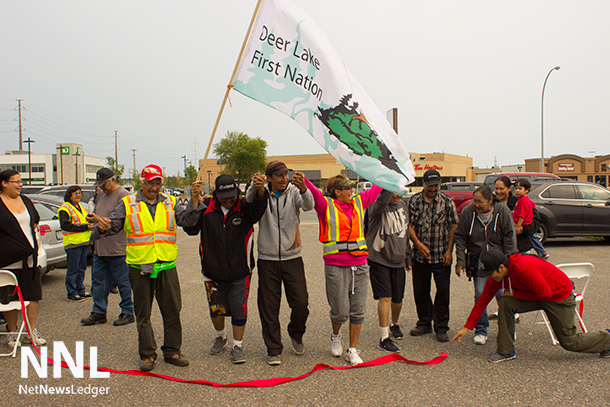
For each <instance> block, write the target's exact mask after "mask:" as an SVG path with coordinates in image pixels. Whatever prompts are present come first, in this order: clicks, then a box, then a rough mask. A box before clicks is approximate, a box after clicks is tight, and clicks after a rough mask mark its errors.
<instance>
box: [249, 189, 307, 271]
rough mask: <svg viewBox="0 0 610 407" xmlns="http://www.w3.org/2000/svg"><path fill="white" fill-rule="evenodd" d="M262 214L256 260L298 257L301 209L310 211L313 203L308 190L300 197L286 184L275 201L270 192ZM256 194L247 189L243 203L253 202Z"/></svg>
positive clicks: (255, 191) (259, 223) (273, 195)
mask: <svg viewBox="0 0 610 407" xmlns="http://www.w3.org/2000/svg"><path fill="white" fill-rule="evenodd" d="M265 188H266V189H267V190H268V191H269V203H268V204H267V209H266V210H265V214H264V215H263V217H262V218H261V220H260V221H259V222H258V227H259V229H258V258H259V259H260V260H273V261H282V260H292V259H296V258H297V257H301V251H302V250H303V242H302V241H301V231H300V229H299V223H300V222H301V219H300V215H301V212H300V210H301V208H302V209H303V210H304V211H310V210H312V209H313V206H314V201H313V195H312V194H311V191H309V190H308V189H307V190H305V192H304V193H301V191H300V190H299V188H297V187H296V186H294V185H293V184H288V186H287V187H286V189H285V190H284V191H282V193H281V194H280V196H279V197H276V196H275V194H274V193H272V192H271V188H270V185H269V184H267V185H266V186H265ZM257 193H258V190H257V189H256V188H255V187H254V186H253V185H250V188H248V191H247V192H246V201H248V203H252V202H254V199H255V198H256V194H257Z"/></svg>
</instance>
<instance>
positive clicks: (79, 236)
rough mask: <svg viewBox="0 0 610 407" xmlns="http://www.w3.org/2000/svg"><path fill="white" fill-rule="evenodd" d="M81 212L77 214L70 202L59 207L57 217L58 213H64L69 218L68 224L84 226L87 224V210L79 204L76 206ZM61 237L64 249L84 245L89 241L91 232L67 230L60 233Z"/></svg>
mask: <svg viewBox="0 0 610 407" xmlns="http://www.w3.org/2000/svg"><path fill="white" fill-rule="evenodd" d="M78 205H79V206H80V209H81V211H82V212H79V211H78V210H77V209H76V208H75V207H74V205H72V204H71V203H70V202H64V204H63V205H62V206H60V207H59V210H58V211H57V214H58V216H59V212H61V211H65V212H67V213H68V216H70V222H71V223H74V224H75V225H86V224H87V210H86V209H85V207H84V206H83V205H81V204H80V203H79V204H78ZM61 236H62V238H63V241H64V247H66V246H70V245H77V244H81V243H86V242H88V241H89V240H91V231H90V230H87V231H84V232H68V231H67V230H62V231H61Z"/></svg>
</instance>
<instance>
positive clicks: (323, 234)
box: [320, 195, 368, 256]
mask: <svg viewBox="0 0 610 407" xmlns="http://www.w3.org/2000/svg"><path fill="white" fill-rule="evenodd" d="M326 201H327V203H328V205H327V207H326V228H327V230H326V231H324V230H320V241H321V242H322V246H323V250H324V255H329V254H335V253H340V252H349V253H352V254H353V255H355V256H366V255H367V254H368V252H367V246H366V240H365V238H364V211H363V209H362V199H361V198H360V195H356V196H355V197H354V198H353V199H352V200H351V203H352V204H353V205H354V209H353V211H352V219H351V222H350V221H349V220H347V219H346V218H347V216H346V215H345V214H344V213H342V212H341V214H340V210H339V208H338V207H337V206H336V205H335V204H334V202H333V201H334V200H333V199H332V198H330V197H326ZM341 215H343V216H341ZM356 217H357V218H358V219H357V221H356V219H355V218H356ZM342 219H343V221H341V220H342ZM354 221H356V225H357V227H358V230H357V231H356V232H357V233H356V235H355V236H351V234H352V232H353V231H354V227H353V224H354ZM342 232H343V233H342ZM342 235H344V236H345V235H347V236H345V237H347V240H342V241H340V240H339V239H341V236H342Z"/></svg>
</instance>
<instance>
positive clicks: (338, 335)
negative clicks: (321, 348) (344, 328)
mask: <svg viewBox="0 0 610 407" xmlns="http://www.w3.org/2000/svg"><path fill="white" fill-rule="evenodd" d="M330 337H331V338H341V332H339V333H338V334H337V335H335V334H334V333H332V332H331V333H330Z"/></svg>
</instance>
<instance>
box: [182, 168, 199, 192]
mask: <svg viewBox="0 0 610 407" xmlns="http://www.w3.org/2000/svg"><path fill="white" fill-rule="evenodd" d="M197 174H198V172H197V168H195V167H194V166H193V165H192V164H191V165H189V166H188V167H186V170H185V171H184V189H190V188H191V184H192V183H193V182H195V180H196V179H197Z"/></svg>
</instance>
